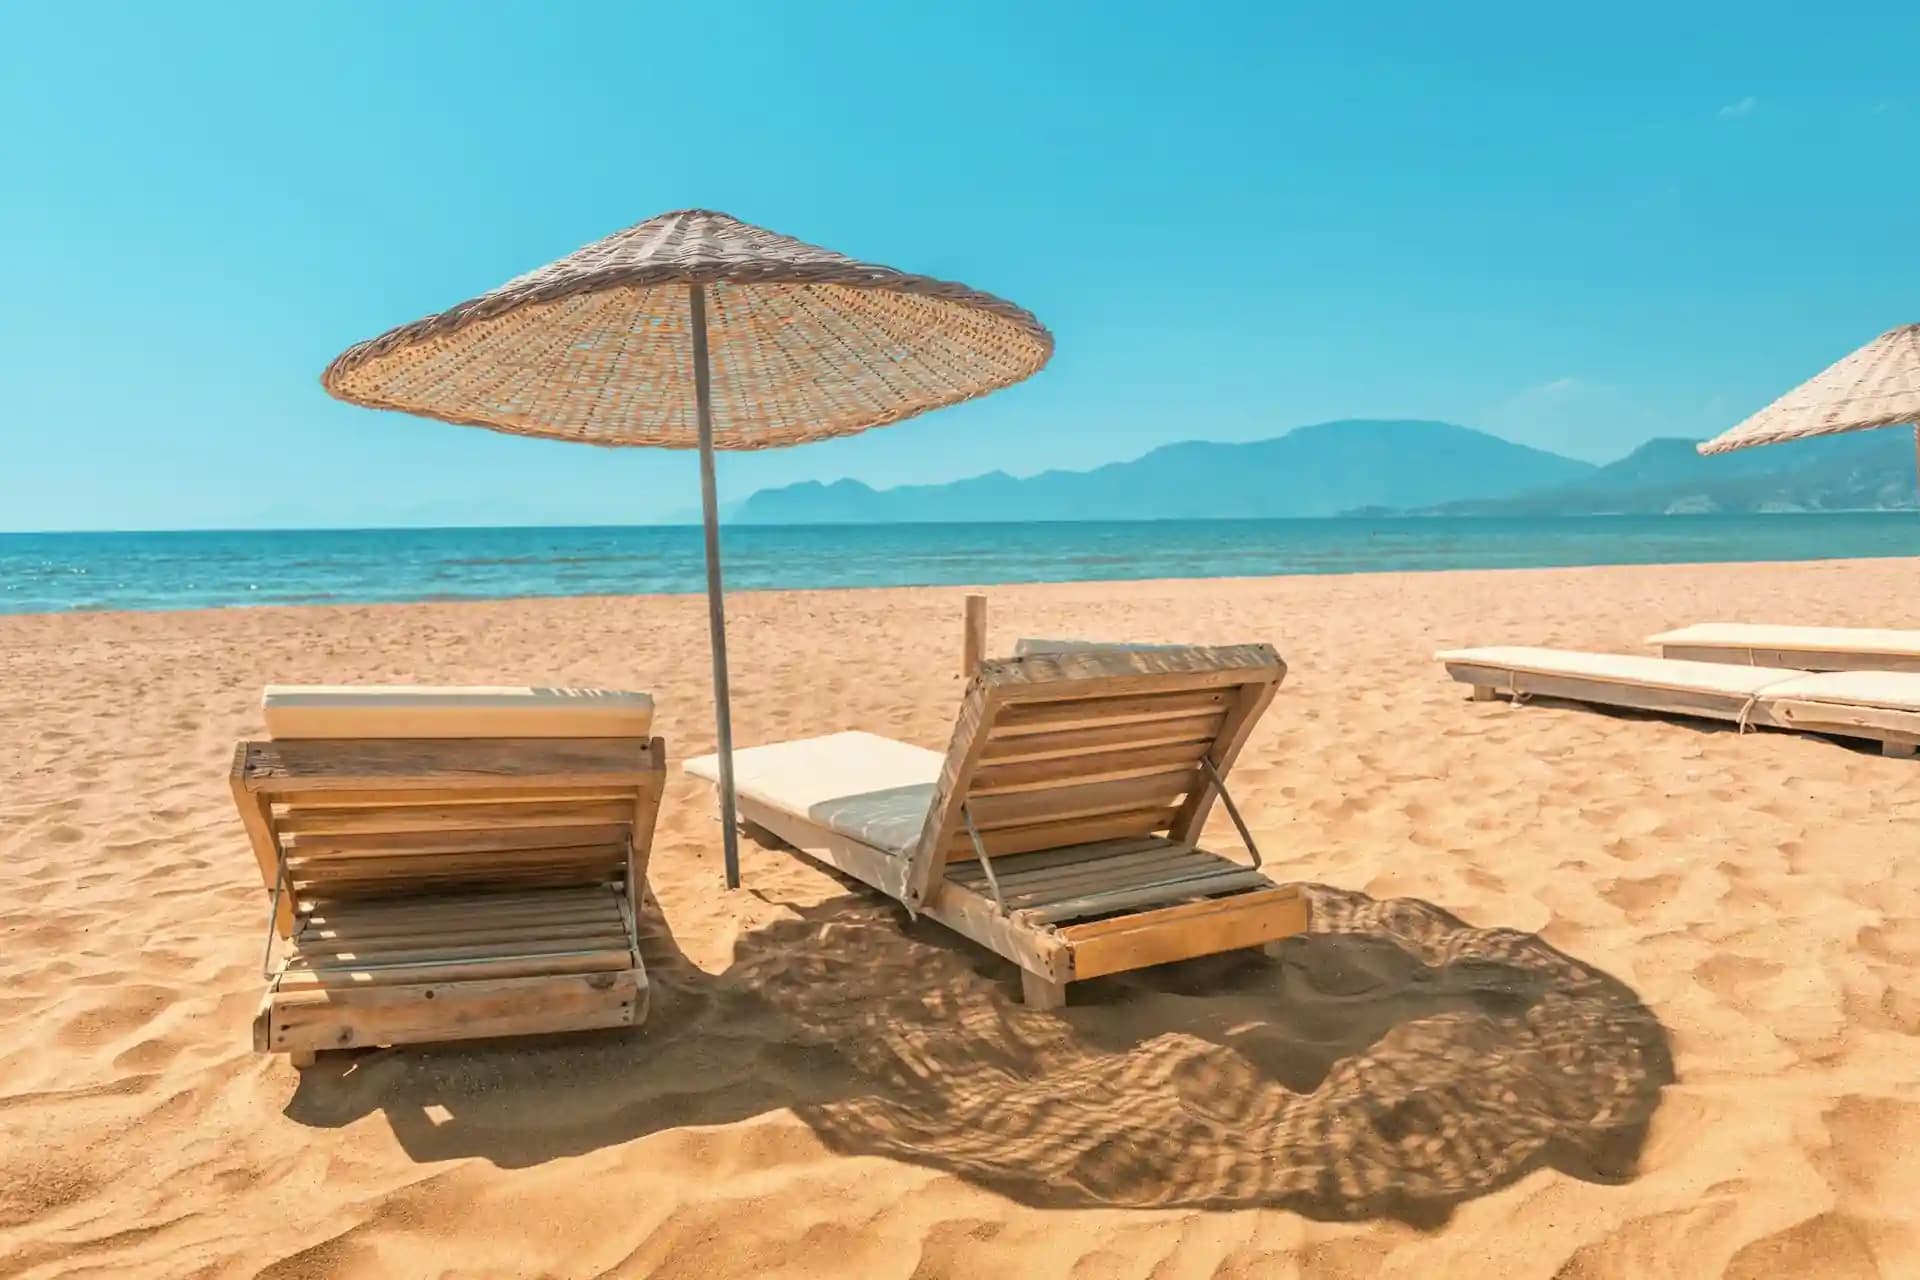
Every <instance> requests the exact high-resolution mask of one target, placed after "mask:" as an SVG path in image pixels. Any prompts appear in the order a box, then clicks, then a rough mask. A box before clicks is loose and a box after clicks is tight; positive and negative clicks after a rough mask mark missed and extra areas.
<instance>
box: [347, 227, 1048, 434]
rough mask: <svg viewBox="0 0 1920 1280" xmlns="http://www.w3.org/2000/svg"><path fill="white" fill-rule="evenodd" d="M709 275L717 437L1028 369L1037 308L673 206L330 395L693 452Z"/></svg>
mask: <svg viewBox="0 0 1920 1280" xmlns="http://www.w3.org/2000/svg"><path fill="white" fill-rule="evenodd" d="M695 283H698V284H703V285H706V286H707V328H708V351H709V362H710V367H711V370H712V380H713V432H714V444H715V446H716V447H717V448H722V449H761V448H769V447H773V446H776V445H786V444H797V443H800V442H803V441H807V440H817V439H824V438H826V437H830V436H840V435H849V434H852V433H854V432H857V431H863V430H865V429H867V428H869V427H876V426H882V425H885V424H887V423H892V422H898V421H900V420H901V419H903V418H909V417H912V416H913V415H915V414H919V413H924V412H926V411H927V410H929V409H936V408H939V407H941V406H943V405H949V404H955V403H958V402H960V401H962V400H969V399H973V398H974V397H977V396H982V395H985V394H986V393H988V392H990V391H994V390H997V389H998V388H1001V387H1005V386H1009V385H1011V384H1012V383H1015V382H1019V381H1020V380H1022V379H1023V378H1026V377H1029V376H1031V375H1032V374H1034V373H1035V372H1037V371H1038V370H1039V369H1040V368H1041V367H1042V366H1044V365H1045V364H1046V362H1047V360H1048V359H1049V357H1051V355H1052V354H1053V337H1052V335H1051V334H1049V333H1048V332H1047V330H1046V329H1045V328H1044V327H1043V326H1042V325H1041V324H1040V322H1039V321H1038V320H1036V319H1035V318H1034V317H1033V316H1032V315H1031V314H1029V313H1028V312H1026V311H1024V310H1022V309H1021V308H1019V307H1016V306H1014V305H1013V304H1012V303H1009V302H1005V301H1002V300H1001V299H999V298H995V297H993V296H992V295H990V294H985V293H980V292H978V291H976V290H973V289H969V288H967V287H966V286H964V285H957V284H949V283H946V282H944V281H939V280H932V279H929V278H927V277H925V276H915V275H908V274H906V273H904V272H900V271H896V270H894V269H893V268H891V267H882V266H874V265H871V264H867V263H861V262H856V261H854V260H853V259H851V258H847V257H845V256H843V255H841V254H838V253H834V252H832V251H830V250H827V249H822V248H820V247H818V246H816V245H810V244H806V243H804V242H802V241H799V240H795V239H792V238H791V237H788V236H783V235H779V234H777V233H775V232H772V231H768V230H766V229H764V228H761V227H755V226H751V225H749V224H747V223H743V222H740V221H738V220H736V219H734V218H730V217H728V216H727V215H725V214H721V213H712V212H708V211H705V210H685V211H681V212H677V213H667V214H661V215H660V216H658V217H655V218H650V219H648V220H647V221H645V222H642V223H639V224H638V225H636V226H633V227H629V228H628V229H627V230H625V231H621V232H618V233H616V234H615V235H612V236H609V237H607V238H606V239H604V240H601V241H598V242H596V243H594V244H591V245H588V246H587V247H586V248H584V249H580V250H578V251H577V252H575V253H572V254H569V255H568V256H566V257H564V258H562V259H560V260H559V261H557V262H554V263H551V264H549V265H547V266H544V267H541V268H540V269H538V270H536V271H530V272H528V273H527V274H525V275H522V276H518V277H516V278H515V279H513V280H509V281H508V282H507V283H506V284H503V285H501V286H500V287H499V288H497V289H494V290H493V291H491V292H489V293H485V294H482V295H481V296H480V297H478V298H474V299H472V300H470V301H468V302H463V303H461V304H460V305H458V306H456V307H453V308H451V309H450V310H447V311H444V312H442V313H441V314H439V315H436V316H429V317H427V318H426V319H424V320H418V321H415V322H414V323H412V324H408V325H403V326H401V327H400V328H398V329H394V330H392V331H391V332H389V333H386V334H383V335H381V336H380V337H378V338H374V339H372V340H371V341H368V342H363V343H360V344H359V345H357V346H354V347H352V348H350V349H348V350H347V351H345V352H343V353H342V354H341V355H340V356H339V358H337V359H336V360H334V362H333V363H332V364H331V365H329V366H328V367H327V370H326V372H325V373H324V374H322V375H321V383H322V385H324V386H325V387H326V389H327V391H328V392H330V393H331V394H333V395H335V396H338V397H339V398H340V399H342V400H347V401H351V402H353V403H355V404H362V405H367V406H369V407H372V408H378V409H398V410H400V411H402V412H406V413H413V414H419V415H422V416H425V417H432V418H439V419H442V420H444V421H448V422H458V423H465V424H469V425H473V426H482V427H490V428H493V429H494V430H497V431H506V432H512V433H516V434H521V435H537V436H548V437H552V438H556V439H562V440H574V441H580V442H583V443H587V444H600V445H655V446H663V447H666V448H693V447H696V445H697V444H698V421H697V417H696V407H695V403H694V385H693V341H692V333H691V328H690V324H691V315H690V311H689V298H688V287H687V286H688V285H689V284H695Z"/></svg>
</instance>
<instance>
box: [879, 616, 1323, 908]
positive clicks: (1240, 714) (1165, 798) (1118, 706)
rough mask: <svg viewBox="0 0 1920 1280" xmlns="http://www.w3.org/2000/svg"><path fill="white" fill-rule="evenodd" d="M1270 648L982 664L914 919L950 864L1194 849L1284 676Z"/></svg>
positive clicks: (920, 859)
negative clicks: (1205, 764)
mask: <svg viewBox="0 0 1920 1280" xmlns="http://www.w3.org/2000/svg"><path fill="white" fill-rule="evenodd" d="M1286 671H1287V668H1286V664H1285V663H1284V662H1282V661H1281V660H1280V655H1279V654H1278V653H1276V652H1274V650H1273V648H1272V646H1270V645H1264V644H1252V645H1233V646H1228V647H1220V648H1204V647H1193V648H1155V649H1141V650H1117V649H1103V650H1098V651H1075V652H1069V653H1051V654H1036V655H1032V656H1029V657H1024V658H1010V659H1005V660H1001V661H994V662H987V663H983V664H982V665H981V668H980V673H979V674H978V675H977V676H975V677H974V679H973V681H972V683H971V684H970V685H968V687H967V694H966V699H965V701H964V702H963V703H962V704H961V708H960V718H959V722H958V723H957V724H956V725H955V727H954V733H953V743H952V745H951V746H950V747H949V748H948V751H947V759H946V763H945V765H944V766H942V768H941V771H940V781H939V784H938V786H937V787H936V789H935V792H934V799H933V805H932V807H931V809H930V810H929V811H928V814H927V822H926V826H925V827H924V828H923V829H922V831H921V834H920V840H919V843H918V844H917V845H916V846H915V847H914V851H913V854H912V857H911V866H910V868H909V871H908V874H907V890H906V901H907V903H908V905H910V906H918V905H920V904H921V903H923V902H925V901H927V900H928V898H929V896H930V895H931V894H932V893H933V892H934V890H935V889H936V888H937V887H938V886H939V885H940V884H941V882H942V878H943V876H944V874H945V867H946V863H947V860H948V859H949V858H952V857H963V858H972V857H973V856H974V853H973V843H972V837H971V836H970V834H969V832H968V830H967V824H966V820H965V818H964V817H963V816H962V806H963V805H964V806H965V811H966V815H968V816H971V818H972V819H973V823H974V826H975V827H976V828H977V829H978V831H979V833H980V837H981V842H982V843H983V844H984V845H985V847H986V849H987V853H988V855H989V856H992V857H1001V856H1006V855H1010V854H1018V853H1027V852H1032V851H1036V850H1040V849H1053V848H1060V847H1062V846H1065V845H1073V844H1085V843H1089V842H1092V841H1096V840H1110V839H1124V838H1128V837H1134V836H1144V835H1152V834H1155V833H1158V832H1166V833H1167V834H1168V836H1169V837H1170V838H1171V839H1174V840H1176V841H1182V842H1190V841H1191V840H1193V839H1194V838H1196V837H1197V836H1198V835H1199V832H1200V829H1201V827H1202V826H1203V825H1204V824H1205V822H1206V820H1207V814H1208V812H1209V811H1210V810H1211V808H1212V805H1213V800H1214V788H1213V787H1212V786H1210V785H1208V784H1207V780H1206V774H1205V771H1204V769H1203V768H1202V766H1201V759H1202V758H1203V757H1204V758H1206V759H1208V760H1211V761H1212V763H1213V765H1214V767H1215V768H1216V769H1218V770H1219V771H1220V773H1221V774H1222V775H1224V774H1225V773H1226V771H1227V770H1228V769H1229V768H1231V767H1232V765H1233V761H1234V759H1235V757H1236V756H1238V755H1239V752H1240V748H1241V747H1242V745H1244V744H1245V742H1246V740H1247V735H1248V734H1249V733H1251V732H1252V730H1253V726H1254V723H1255V721H1256V720H1257V719H1258V718H1259V715H1260V713H1261V712H1262V711H1263V710H1265V709H1266V705H1267V703H1268V702H1270V701H1271V700H1272V699H1273V695H1274V691H1275V690H1276V689H1278V688H1279V685H1280V681H1281V680H1282V679H1283V678H1284V677H1285V676H1286Z"/></svg>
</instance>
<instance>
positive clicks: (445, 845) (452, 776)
mask: <svg viewBox="0 0 1920 1280" xmlns="http://www.w3.org/2000/svg"><path fill="white" fill-rule="evenodd" d="M265 709H266V720H267V727H268V730H269V732H270V733H271V734H272V740H270V741H265V742H242V743H240V744H239V746H238V748H237V749H236V750H235V752H234V757H233V773H232V778H231V782H232V787H233V797H234V800H235V802H236V803H237V804H238V806H239V809H240V818H241V821H242V823H243V824H244V825H245V827H246V831H247V837H248V839H249V841H250V842H251V843H252V846H253V854H254V858H255V860H256V861H257V862H258V863H259V867H260V875H261V879H262V881H263V882H264V884H265V886H266V889H267V894H268V898H269V901H270V902H271V904H272V905H271V924H270V926H269V931H268V936H267V952H266V962H265V964H264V966H263V967H264V970H265V976H266V978H267V980H268V987H267V993H266V996H265V998H264V999H263V1000H262V1001H261V1004H260V1011H259V1013H258V1015H257V1016H256V1017H255V1019H254V1024H253V1041H254V1048H255V1049H258V1050H260V1051H261V1052H264V1053H285V1054H288V1055H290V1056H291V1058H292V1060H293V1063H294V1065H295V1066H296V1067H302V1068H304V1067H307V1066H310V1065H311V1064H312V1062H313V1059H314V1054H315V1052H317V1051H318V1050H322V1049H336V1048H347V1047H351V1046H357V1045H380V1044H406V1043H415V1042H422V1041H439V1040H458V1039H466V1038H471V1037H478V1036H507V1035H526V1034H533V1033H536V1032H549V1031H576V1030H585V1029H588V1028H594V1027H618V1026H628V1025H631V1024H634V1023H638V1022H640V1021H642V1020H643V1019H644V1018H645V1017H646V1011H647V975H646V969H645V967H644V966H643V965H642V964H641V962H640V951H639V945H638V941H637V939H636V935H635V917H636V915H637V913H638V910H639V906H640V897H641V891H642V886H644V885H645V883H646V874H647V855H648V851H649V849H650V848H651V846H652V842H653V826H654V818H655V815H656V814H657V812H658V810H659V804H660V788H661V784H662V782H663V780H664V778H665V770H666V763H665V747H664V744H663V743H662V742H661V740H660V739H658V738H651V737H649V736H648V731H649V729H650V728H651V725H652V719H653V703H652V700H651V699H650V698H648V697H647V696H646V695H645V694H631V693H616V692H612V691H604V690H563V689H445V690H433V689H412V688H392V687H389V688H357V689H356V688H337V687H329V688H315V687H308V688H287V687H274V688H269V689H268V690H267V693H266V698H265ZM276 944H277V946H276ZM276 949H277V950H278V951H279V952H280V953H281V954H280V955H279V957H278V959H277V960H276V958H275V952H276Z"/></svg>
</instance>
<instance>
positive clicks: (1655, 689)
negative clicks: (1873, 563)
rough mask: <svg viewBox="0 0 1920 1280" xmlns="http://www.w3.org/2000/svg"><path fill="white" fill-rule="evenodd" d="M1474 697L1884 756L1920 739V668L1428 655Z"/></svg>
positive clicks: (1518, 649)
mask: <svg viewBox="0 0 1920 1280" xmlns="http://www.w3.org/2000/svg"><path fill="white" fill-rule="evenodd" d="M1435 656H1436V657H1437V658H1438V659H1439V660H1440V661H1441V662H1442V663H1444V664H1446V668H1447V674H1448V675H1450V676H1452V677H1453V678H1454V679H1455V680H1458V681H1460V682H1461V683H1463V684H1470V685H1472V686H1473V696H1474V698H1475V699H1476V700H1479V701H1486V700H1490V699H1493V698H1496V697H1499V696H1501V695H1503V694H1504V695H1506V696H1507V697H1510V698H1513V699H1514V700H1515V701H1522V700H1525V699H1527V698H1530V697H1543V698H1562V699H1566V700H1568V701H1572V702H1585V703H1591V704H1593V705H1595V706H1608V707H1632V708H1636V709H1638V710H1642V711H1660V712H1665V713H1667V714H1669V715H1679V716H1699V717H1704V718H1706V719H1711V720H1730V721H1733V722H1734V723H1736V724H1738V725H1740V726H1741V727H1742V728H1771V729H1793V730H1799V731H1802V732H1807V733H1825V734H1832V735H1835V736H1837V737H1844V738H1866V739H1870V740H1872V741H1876V742H1878V743H1880V745H1881V748H1882V750H1883V751H1885V753H1886V754H1887V755H1890V756H1911V755H1913V754H1914V752H1915V747H1916V744H1920V673H1916V672H1904V671H1835V672H1826V673H1809V672H1805V671H1794V670H1790V669H1786V668H1781V667H1750V666H1738V665H1734V664H1730V663H1723V662H1688V661H1684V660H1681V659H1676V658H1646V657H1639V656H1635V655H1630V654H1615V653H1579V652H1574V651H1571V650H1563V649H1536V648H1527V647H1523V646H1503V647H1494V648H1485V649H1449V650H1445V651H1443V652H1441V653H1439V654H1436V655H1435Z"/></svg>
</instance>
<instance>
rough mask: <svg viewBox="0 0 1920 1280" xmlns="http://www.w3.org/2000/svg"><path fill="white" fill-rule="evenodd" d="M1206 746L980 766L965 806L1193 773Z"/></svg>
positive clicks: (1174, 746) (1175, 746)
mask: <svg viewBox="0 0 1920 1280" xmlns="http://www.w3.org/2000/svg"><path fill="white" fill-rule="evenodd" d="M1208 745H1209V744H1208V743H1205V742H1190V743H1175V744H1172V745H1165V746H1153V747H1135V748H1129V749H1127V750H1122V751H1106V752H1100V753H1098V754H1092V755H1083V756H1069V757H1065V758H1062V759H1053V760H1033V761H1026V762H1022V763H1019V764H1002V765H993V766H989V765H986V764H984V763H983V764H982V765H981V766H980V767H979V768H978V769H975V770H974V774H973V788H972V790H971V791H970V792H969V793H968V803H969V804H971V803H975V802H976V801H977V800H979V799H980V798H983V797H986V796H994V795H1008V794H1013V793H1017V792H1022V791H1043V790H1046V789H1047V788H1049V787H1058V786H1063V785H1067V784H1069V783H1073V784H1082V783H1093V782H1121V781H1124V780H1126V779H1128V778H1147V777H1152V776H1154V775H1156V774H1162V773H1166V772H1168V771H1169V770H1177V769H1181V768H1186V769H1193V768H1196V767H1197V766H1198V763H1199V760H1200V753H1201V752H1203V751H1205V750H1206V748H1207V746H1208Z"/></svg>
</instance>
